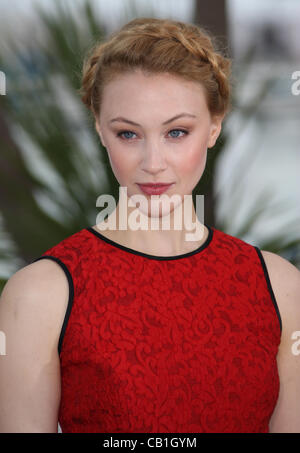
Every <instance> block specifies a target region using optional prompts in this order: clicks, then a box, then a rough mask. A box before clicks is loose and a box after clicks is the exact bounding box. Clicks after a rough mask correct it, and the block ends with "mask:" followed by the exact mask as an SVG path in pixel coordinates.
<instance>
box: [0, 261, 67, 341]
mask: <svg viewBox="0 0 300 453" xmlns="http://www.w3.org/2000/svg"><path fill="white" fill-rule="evenodd" d="M68 298H69V286H68V281H67V278H66V275H65V273H64V272H63V270H62V268H61V267H60V266H59V265H58V264H57V263H56V262H55V261H53V260H50V259H41V260H38V261H36V262H34V263H31V264H28V265H27V266H24V267H23V268H21V269H19V270H18V271H17V272H15V273H14V274H13V275H12V276H11V277H10V278H9V280H8V281H7V282H6V284H5V286H4V288H3V290H2V293H1V297H0V323H2V322H5V320H6V322H10V323H13V322H17V320H18V318H19V319H23V320H24V322H26V323H27V324H28V325H30V324H31V325H32V328H33V329H37V330H38V329H39V327H38V324H39V325H40V326H43V329H41V332H40V333H41V334H42V333H43V332H45V334H49V338H48V339H49V341H51V342H52V343H53V344H56V341H58V339H59V335H60V330H61V326H62V322H63V319H64V316H65V312H66V309H67V304H68ZM0 328H1V327H0Z"/></svg>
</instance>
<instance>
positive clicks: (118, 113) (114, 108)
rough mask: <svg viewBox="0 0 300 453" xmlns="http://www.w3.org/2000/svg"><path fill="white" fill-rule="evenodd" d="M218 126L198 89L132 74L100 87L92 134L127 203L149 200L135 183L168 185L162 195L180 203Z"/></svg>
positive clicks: (167, 79) (201, 168)
mask: <svg viewBox="0 0 300 453" xmlns="http://www.w3.org/2000/svg"><path fill="white" fill-rule="evenodd" d="M183 113H185V114H188V115H189V116H187V115H185V116H183ZM181 114H182V115H181ZM179 115H181V116H180V117H178V118H177V119H174V120H172V121H170V120H171V119H172V118H173V117H175V116H179ZM121 117H122V119H121ZM116 118H118V120H117V119H116ZM221 122H222V119H221V118H215V119H214V120H213V119H212V118H211V116H210V113H209V110H208V108H207V104H206V100H205V95H204V89H203V87H202V86H201V85H199V84H197V83H196V82H192V81H186V80H184V79H182V78H178V77H176V76H173V75H170V74H166V73H163V74H159V75H156V74H155V75H150V76H146V75H144V74H143V73H142V71H141V70H136V71H135V72H133V73H126V74H124V75H121V76H118V78H116V79H114V80H112V81H111V82H109V83H108V84H107V85H106V86H105V88H104V91H103V97H102V103H101V111H100V115H99V117H98V118H97V119H96V130H97V131H98V133H99V136H100V139H101V142H102V144H103V146H104V147H105V148H106V149H107V152H108V156H109V160H110V164H111V167H112V170H113V172H114V175H115V177H116V179H117V180H118V182H119V184H120V186H123V187H124V186H126V187H127V196H128V197H131V196H132V195H135V194H140V195H144V196H145V197H148V198H149V197H150V196H147V195H145V194H144V192H142V190H141V189H140V188H139V186H138V185H137V183H157V182H163V183H174V184H173V185H172V186H171V187H170V188H169V189H168V190H167V191H166V192H165V194H166V195H169V196H170V197H171V196H172V195H173V194H179V195H180V197H181V200H182V201H183V200H184V198H183V197H184V195H191V194H192V191H193V189H194V187H195V186H196V185H197V183H198V182H199V180H200V178H201V176H202V174H203V171H204V169H205V164H206V157H207V148H210V147H212V146H214V144H215V142H216V139H217V137H218V135H219V133H220V131H221ZM133 123H137V124H133ZM173 208H175V205H174V206H173ZM163 210H164V208H163ZM148 213H149V211H147V212H145V214H148Z"/></svg>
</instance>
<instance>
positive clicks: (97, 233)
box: [85, 223, 213, 261]
mask: <svg viewBox="0 0 300 453" xmlns="http://www.w3.org/2000/svg"><path fill="white" fill-rule="evenodd" d="M204 225H205V226H206V228H207V229H208V236H207V238H206V240H205V242H204V243H203V244H202V245H200V246H199V247H198V248H197V249H196V250H192V251H191V252H187V253H182V254H181V255H175V256H158V255H157V256H156V255H150V254H148V253H143V252H139V251H138V250H134V249H131V248H129V247H126V246H125V245H121V244H119V243H118V242H115V241H113V240H112V239H109V238H107V237H105V236H103V234H101V233H100V232H99V231H96V230H94V228H93V227H87V228H85V230H86V231H89V232H90V233H92V234H94V235H95V236H96V237H98V238H100V239H102V240H103V241H105V242H107V243H108V244H110V245H113V246H114V247H117V248H119V249H121V250H124V251H126V252H129V253H133V254H134V255H139V256H144V257H145V258H149V259H152V260H160V261H162V260H178V259H181V258H186V257H188V256H192V255H196V254H197V253H199V252H201V251H202V250H204V249H205V248H206V247H208V245H209V244H210V242H211V241H212V238H213V228H211V227H210V226H209V225H207V224H206V223H204Z"/></svg>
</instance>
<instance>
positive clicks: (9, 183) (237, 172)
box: [0, 0, 300, 292]
mask: <svg viewBox="0 0 300 453" xmlns="http://www.w3.org/2000/svg"><path fill="white" fill-rule="evenodd" d="M174 5H175V3H174V2H171V0H159V1H155V0H137V1H133V0H110V1H109V2H108V1H106V0H89V1H87V0H72V1H68V0H39V1H37V0H36V1H34V0H12V1H10V2H6V1H5V0H0V71H2V73H0V74H1V77H0V292H1V289H2V288H3V286H4V284H5V282H6V281H7V279H8V278H9V277H10V276H11V275H12V274H13V273H15V272H16V271H17V270H18V269H20V268H21V267H23V266H25V265H26V264H29V263H30V262H32V261H33V260H34V259H35V258H36V257H38V256H40V255H41V254H42V253H43V252H44V251H46V250H47V249H48V248H50V247H51V246H53V245H55V244H57V243H58V242H59V241H61V240H62V239H64V238H66V237H68V236H69V235H71V234H73V233H75V232H77V231H79V230H80V229H82V228H85V227H87V226H91V225H94V224H95V223H96V216H97V214H98V213H99V208H97V207H96V199H97V198H98V196H99V195H101V194H103V193H110V194H112V195H114V196H115V198H116V199H118V183H117V181H116V180H115V177H114V175H113V174H112V172H111V169H110V165H109V162H108V160H107V159H106V153H105V152H104V150H103V148H102V147H101V143H100V141H99V139H98V136H97V135H96V132H95V130H94V124H93V121H92V118H91V116H90V114H89V112H88V111H87V110H86V108H85V107H84V105H83V104H82V103H81V101H80V98H79V95H78V92H77V90H78V89H79V87H80V77H81V67H82V61H83V58H84V55H85V53H86V52H87V50H88V49H89V48H90V47H91V45H92V44H93V43H94V42H95V40H99V39H101V38H103V37H105V36H106V35H107V34H108V33H111V32H113V31H115V30H116V29H118V28H119V27H120V26H122V25H123V24H125V23H126V22H128V21H129V20H131V19H133V18H135V17H141V16H151V17H159V18H170V19H177V20H182V21H188V22H193V23H196V24H198V25H200V26H201V25H202V26H205V27H207V28H208V29H209V30H210V31H211V32H212V33H213V34H214V35H215V36H216V37H217V38H218V40H219V43H220V44H221V46H223V48H224V50H225V51H226V52H227V54H228V56H229V57H230V58H232V59H233V74H234V86H233V109H232V111H231V112H230V114H229V115H228V116H227V118H226V119H225V121H224V124H223V130H222V134H221V136H220V137H219V139H218V142H217V144H216V145H215V147H214V148H213V149H212V150H210V152H209V153H208V162H207V168H206V170H205V173H204V175H203V177H202V178H201V181H200V183H199V184H198V186H197V188H196V189H195V193H194V194H193V195H194V196H195V195H196V194H197V193H198V194H204V195H205V222H206V223H208V224H209V225H212V226H214V227H215V228H217V229H220V230H222V231H224V232H226V233H228V234H231V235H233V236H236V237H239V238H241V239H243V240H245V241H247V242H249V243H251V244H253V245H257V246H259V247H260V248H261V249H262V250H270V251H272V252H274V253H278V254H280V255H281V256H283V257H284V258H286V259H288V260H289V261H290V262H292V263H293V264H295V265H296V266H297V267H298V268H299V269H300V209H299V206H300V203H299V201H300V184H299V170H300V149H299V142H300V95H297V93H295V92H294V93H293V91H292V84H293V83H295V80H293V78H292V77H293V74H294V73H295V71H300V45H299V43H300V2H299V1H298V0H281V1H280V0H252V1H251V2H245V1H243V0H210V1H209V2H208V1H201V0H176V7H174Z"/></svg>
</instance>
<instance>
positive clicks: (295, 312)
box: [261, 250, 300, 330]
mask: <svg viewBox="0 0 300 453" xmlns="http://www.w3.org/2000/svg"><path fill="white" fill-rule="evenodd" d="M261 253H262V256H263V258H264V261H265V264H266V268H267V271H268V274H269V278H270V283H271V286H272V289H273V292H274V295H275V298H276V302H277V305H278V309H279V311H280V314H281V318H282V323H283V325H285V326H286V327H287V326H292V325H294V324H295V321H296V319H297V317H298V320H297V323H298V330H299V329H300V319H299V316H300V271H299V269H298V268H297V267H296V266H295V265H294V264H292V263H290V262H289V261H288V260H286V259H285V258H283V257H282V256H280V255H277V254H276V253H273V252H269V251H266V250H261ZM288 330H289V329H288Z"/></svg>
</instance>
